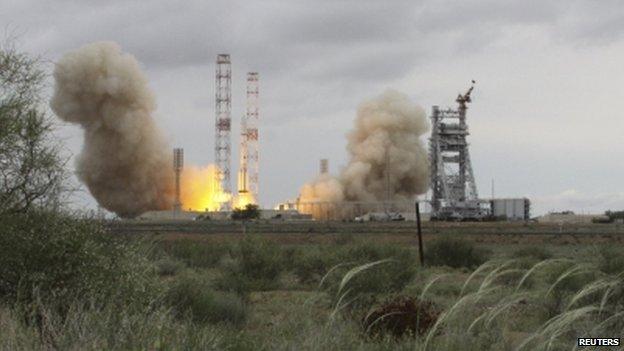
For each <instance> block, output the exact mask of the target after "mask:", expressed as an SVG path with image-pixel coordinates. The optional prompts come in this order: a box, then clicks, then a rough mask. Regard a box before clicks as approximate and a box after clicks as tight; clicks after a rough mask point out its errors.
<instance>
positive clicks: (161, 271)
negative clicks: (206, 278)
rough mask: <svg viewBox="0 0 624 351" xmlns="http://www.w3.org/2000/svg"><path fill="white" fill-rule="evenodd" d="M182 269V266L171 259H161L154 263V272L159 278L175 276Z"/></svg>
mask: <svg viewBox="0 0 624 351" xmlns="http://www.w3.org/2000/svg"><path fill="white" fill-rule="evenodd" d="M182 268H183V264H182V263H180V261H177V260H175V259H173V258H171V257H162V258H160V259H159V260H158V261H156V270H157V271H158V275H160V276H171V275H176V274H177V273H178V272H179V271H180V270H181V269H182Z"/></svg>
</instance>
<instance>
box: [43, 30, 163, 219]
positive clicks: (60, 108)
mask: <svg viewBox="0 0 624 351" xmlns="http://www.w3.org/2000/svg"><path fill="white" fill-rule="evenodd" d="M54 79H55V88H54V96H53V97H52V100H51V102H50V105H51V107H52V110H53V111H54V112H55V113H56V115H57V116H58V117H59V118H61V119H62V120H64V121H67V122H70V123H75V124H79V125H80V126H81V127H82V129H83V130H84V145H83V148H82V151H81V153H80V155H79V157H78V159H77V173H78V177H79V179H80V180H81V181H82V182H83V183H84V184H86V186H87V187H88V189H89V191H90V192H91V194H92V195H93V197H94V198H95V199H96V200H97V202H98V203H99V204H100V205H101V206H102V207H104V208H106V209H107V210H110V211H113V212H115V213H116V214H118V215H119V216H122V217H133V216H136V215H138V214H140V213H142V212H145V211H148V210H159V209H166V208H171V205H172V202H173V183H174V182H173V172H172V156H171V154H170V152H169V147H168V145H167V142H166V141H165V139H164V138H163V136H162V134H161V132H160V131H159V130H158V128H157V126H156V124H155V122H154V119H153V118H152V113H153V112H154V110H155V108H156V103H155V99H154V96H153V94H152V92H151V91H150V90H149V88H148V86H147V79H146V78H145V76H144V75H143V73H142V72H141V69H140V67H139V63H138V62H137V61H136V59H135V58H134V57H133V56H132V55H129V54H124V53H122V52H121V49H120V47H119V46H118V45H117V44H115V43H113V42H97V43H92V44H89V45H86V46H83V47H81V48H79V49H77V50H75V51H72V52H69V53H67V54H66V55H65V56H63V57H62V58H61V59H60V60H59V61H58V63H57V64H56V67H55V69H54Z"/></svg>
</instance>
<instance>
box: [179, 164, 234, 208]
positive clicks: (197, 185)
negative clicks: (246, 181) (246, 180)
mask: <svg viewBox="0 0 624 351" xmlns="http://www.w3.org/2000/svg"><path fill="white" fill-rule="evenodd" d="M216 174H217V166H215V165H208V166H206V167H197V166H189V167H186V168H184V171H183V172H182V186H181V194H180V197H181V201H182V206H183V208H184V209H185V210H190V211H218V210H219V207H220V205H221V203H222V202H228V201H229V200H230V196H229V195H228V194H227V193H225V192H224V191H223V188H222V187H221V184H220V183H219V182H217V181H215V176H216Z"/></svg>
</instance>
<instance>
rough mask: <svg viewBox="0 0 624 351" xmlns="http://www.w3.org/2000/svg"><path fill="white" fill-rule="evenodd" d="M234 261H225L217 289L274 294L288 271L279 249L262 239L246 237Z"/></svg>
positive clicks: (238, 246)
mask: <svg viewBox="0 0 624 351" xmlns="http://www.w3.org/2000/svg"><path fill="white" fill-rule="evenodd" d="M232 255H233V257H232V258H231V259H229V260H224V262H223V264H222V266H221V270H222V275H221V277H220V278H219V279H218V280H217V286H218V287H219V288H221V289H224V290H228V291H235V292H238V293H243V294H244V293H245V292H248V291H257V290H271V289H275V288H277V287H278V286H279V278H280V275H281V273H282V272H283V271H284V269H285V264H284V261H283V257H282V252H281V250H280V248H279V247H278V246H277V245H276V244H274V243H271V242H269V241H267V240H265V239H262V238H260V237H252V236H249V237H246V238H245V239H243V240H242V241H240V242H239V243H238V245H237V247H235V248H234V250H233V251H232Z"/></svg>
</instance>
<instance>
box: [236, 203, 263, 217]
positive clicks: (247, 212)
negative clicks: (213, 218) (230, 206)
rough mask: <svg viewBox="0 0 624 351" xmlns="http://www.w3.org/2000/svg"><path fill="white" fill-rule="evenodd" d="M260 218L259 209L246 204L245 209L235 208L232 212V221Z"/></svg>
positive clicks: (256, 206)
mask: <svg viewBox="0 0 624 351" xmlns="http://www.w3.org/2000/svg"><path fill="white" fill-rule="evenodd" d="M258 218H260V207H258V205H254V204H247V205H245V208H235V209H234V210H232V219H233V220H243V221H244V220H251V219H258Z"/></svg>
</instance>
